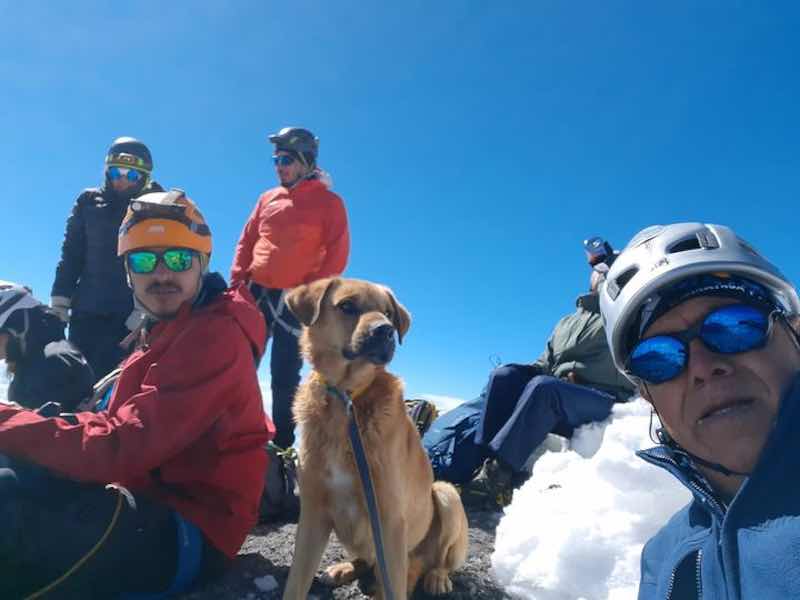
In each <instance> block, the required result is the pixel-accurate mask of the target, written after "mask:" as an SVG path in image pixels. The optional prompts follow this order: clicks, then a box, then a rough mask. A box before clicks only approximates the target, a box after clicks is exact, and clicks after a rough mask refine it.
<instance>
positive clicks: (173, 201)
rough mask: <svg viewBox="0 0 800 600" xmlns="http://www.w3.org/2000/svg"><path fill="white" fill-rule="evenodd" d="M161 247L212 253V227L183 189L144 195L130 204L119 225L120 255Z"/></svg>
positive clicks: (118, 246) (118, 248)
mask: <svg viewBox="0 0 800 600" xmlns="http://www.w3.org/2000/svg"><path fill="white" fill-rule="evenodd" d="M158 246H162V247H177V248H190V249H192V250H196V251H197V252H200V253H202V254H205V255H210V254H211V230H210V229H209V227H208V225H207V224H206V221H205V219H204V218H203V215H202V214H201V213H200V211H199V210H198V208H197V206H196V205H195V203H194V202H192V201H191V200H190V199H189V198H188V197H187V196H186V194H185V192H184V191H183V190H179V189H176V188H174V189H171V190H170V191H169V192H153V193H150V194H144V195H143V196H139V197H138V198H135V199H134V200H131V202H130V204H129V205H128V212H127V213H126V215H125V218H124V219H123V220H122V225H120V228H119V239H118V242H117V255H118V256H122V255H123V254H125V253H127V252H131V251H132V250H139V249H142V248H152V247H158Z"/></svg>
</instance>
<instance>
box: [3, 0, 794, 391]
mask: <svg viewBox="0 0 800 600" xmlns="http://www.w3.org/2000/svg"><path fill="white" fill-rule="evenodd" d="M798 7H800V5H798V4H797V3H794V2H769V3H758V2H736V1H733V0H726V1H722V2H710V1H709V2H694V1H677V2H638V1H634V0H631V1H625V2H617V1H609V2H558V1H548V2H536V1H528V2H491V3H490V2H483V1H481V2H466V1H465V2H412V1H409V2H402V3H378V2H349V1H338V2H306V1H292V2H244V1H241V2H229V3H223V2H214V3H208V2H150V1H145V2H137V3H133V4H131V3H113V4H112V3H108V2H96V3H90V2H69V3H65V2H47V3H45V2H32V3H23V2H13V1H6V0H0V165H2V166H0V169H1V170H2V177H0V216H2V236H0V259H1V260H2V272H1V273H0V278H5V279H12V280H19V281H24V282H27V283H29V284H31V285H32V286H33V287H34V291H35V292H36V294H37V295H38V296H39V297H41V298H46V297H47V296H48V295H49V291H50V285H51V284H52V278H53V272H54V269H55V265H56V263H57V260H58V257H59V252H60V244H61V238H62V234H63V229H64V223H65V220H66V217H67V215H68V213H69V210H70V208H71V206H72V203H73V201H74V199H75V197H76V195H77V193H78V192H79V191H80V190H81V189H82V188H84V187H88V186H92V185H97V184H99V183H100V181H101V178H102V167H103V156H104V154H105V150H106V148H107V147H108V144H109V143H110V142H111V141H112V139H114V138H115V137H117V136H119V135H133V136H136V137H139V138H140V139H142V140H144V141H145V142H146V143H147V144H148V145H149V146H150V148H151V149H152V152H153V155H154V158H155V163H156V169H155V173H154V175H155V177H156V179H157V180H158V181H160V182H161V183H162V184H163V185H165V186H177V187H182V188H184V189H186V190H187V191H188V192H189V194H190V196H192V197H193V198H194V199H195V200H196V201H197V202H198V203H199V204H200V206H201V208H202V210H203V211H204V213H205V214H206V217H207V218H208V219H209V221H210V223H211V225H212V228H213V231H214V243H215V251H214V256H213V259H212V266H213V267H215V268H216V269H218V270H221V271H223V272H224V273H225V274H226V275H227V273H228V269H229V267H230V262H231V258H232V254H233V248H234V245H235V243H236V240H237V239H238V235H239V232H240V230H241V227H242V225H243V223H244V221H245V219H246V218H247V216H248V214H249V213H250V211H251V209H252V207H253V204H254V202H255V200H256V198H257V196H258V194H259V193H260V192H261V191H262V190H264V189H266V188H269V187H272V186H273V185H274V183H275V177H274V173H273V171H272V167H271V163H270V161H269V156H270V153H271V147H270V146H269V145H268V144H267V143H266V135H267V134H268V133H269V132H272V131H274V130H277V129H278V128H280V127H282V126H284V125H288V124H293V125H294V124H299V125H305V126H307V127H309V128H311V129H312V130H313V131H315V132H316V133H317V134H318V135H319V137H320V138H321V155H320V164H321V166H323V167H324V168H325V169H327V170H329V171H330V172H331V173H332V175H333V178H334V182H335V189H336V191H338V192H339V193H340V194H341V195H342V196H343V198H344V199H345V201H346V204H347V208H348V211H349V216H350V224H351V231H352V254H351V259H350V264H349V267H348V269H347V274H348V275H350V276H353V277H360V278H366V279H372V280H377V281H380V282H384V283H386V284H388V285H390V286H391V287H393V288H394V290H395V291H396V293H397V295H398V297H399V298H400V300H401V301H402V302H404V303H405V304H406V305H407V306H408V307H409V309H410V310H411V312H412V313H413V316H414V323H413V325H412V329H411V332H410V334H409V336H408V338H407V343H406V344H404V346H403V347H401V348H400V351H399V353H398V357H397V359H396V360H395V363H394V370H395V371H396V372H398V373H399V374H401V375H402V376H403V377H404V378H405V380H406V382H407V387H408V392H409V393H410V394H419V393H432V394H442V395H451V396H459V397H463V398H469V397H472V396H474V395H475V394H476V393H477V392H478V391H479V389H480V387H481V385H482V384H483V382H484V380H485V378H486V375H487V373H488V370H489V368H490V366H491V365H490V361H489V357H490V356H491V355H493V354H497V355H499V356H500V357H501V358H502V359H503V360H504V361H527V360H533V359H534V358H535V357H536V356H537V355H538V354H539V352H540V351H541V349H542V347H543V345H544V343H545V340H546V338H547V335H548V333H549V331H550V330H551V328H552V326H553V324H554V323H555V321H556V320H557V319H558V318H559V317H560V316H562V315H563V314H566V313H568V312H570V311H571V310H572V308H573V306H574V305H573V301H574V298H575V296H576V295H577V294H578V293H579V292H581V291H583V290H584V289H585V288H586V286H587V282H588V275H589V273H588V270H587V268H586V265H585V262H584V256H583V253H582V250H581V246H580V242H581V240H583V239H584V238H585V237H587V236H590V235H594V234H600V235H604V236H606V237H607V238H608V239H610V240H611V241H612V242H613V243H614V244H615V245H617V246H620V247H621V246H622V245H624V243H625V242H626V241H627V240H628V239H629V238H630V237H631V236H632V234H633V233H635V232H636V231H637V230H639V229H640V228H642V227H644V226H646V225H650V224H653V223H663V222H671V221H679V220H702V221H712V222H720V223H724V224H728V225H731V226H733V227H734V228H736V229H737V230H739V231H740V233H741V234H742V235H743V236H744V237H746V238H749V239H750V240H751V241H752V242H753V243H754V244H755V245H756V247H758V248H760V249H761V250H762V251H764V252H765V253H766V254H768V255H769V256H770V257H772V258H773V259H774V260H776V261H777V262H778V263H779V264H780V265H781V266H782V268H783V269H784V270H785V271H786V273H787V274H788V275H789V276H790V277H791V278H792V279H793V280H795V281H798V280H800V266H799V265H798V264H797V261H796V257H797V247H798V233H797V226H796V224H795V218H796V210H795V204H796V202H797V199H798V192H799V191H800V168H798V167H800V160H799V159H798V149H799V148H798V146H799V144H798V138H799V137H800V111H799V110H798V106H800V102H799V100H800V77H799V76H798V73H800V64H798V63H799V62H800V37H799V36H798V35H797V32H798V31H800V8H798ZM210 343H211V341H210Z"/></svg>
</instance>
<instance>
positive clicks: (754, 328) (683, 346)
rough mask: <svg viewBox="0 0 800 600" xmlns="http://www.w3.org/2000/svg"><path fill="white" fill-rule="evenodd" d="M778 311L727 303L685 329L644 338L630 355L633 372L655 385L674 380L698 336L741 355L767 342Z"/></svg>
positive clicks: (723, 351) (711, 347) (707, 343)
mask: <svg viewBox="0 0 800 600" xmlns="http://www.w3.org/2000/svg"><path fill="white" fill-rule="evenodd" d="M781 314H783V313H781V312H780V311H778V310H775V311H772V312H769V313H768V312H767V311H765V310H764V309H761V308H756V307H754V306H750V305H748V304H728V305H726V306H722V307H720V308H716V309H714V310H712V311H711V312H710V313H708V314H707V315H706V316H705V318H703V320H702V321H700V322H699V323H697V324H696V325H694V326H693V327H691V328H689V329H686V330H685V331H678V332H675V333H667V334H662V335H656V336H653V337H650V338H647V339H645V340H641V341H640V342H639V343H638V344H636V346H634V348H633V351H632V352H631V354H630V356H629V357H628V362H627V370H628V372H629V373H630V374H631V375H634V376H635V377H638V378H639V379H643V380H644V381H647V382H649V383H652V384H660V383H665V382H667V381H669V380H671V379H675V378H676V377H677V376H678V375H680V374H681V373H682V372H683V370H684V369H685V368H686V365H687V364H688V362H689V342H691V341H692V340H693V339H695V338H700V340H701V341H702V342H703V344H705V346H706V348H708V349H709V350H711V351H712V352H717V353H719V354H739V353H740V352H749V351H750V350H756V349H758V348H762V347H764V346H765V345H766V344H767V341H768V340H769V336H770V334H771V332H772V323H773V321H774V320H775V317H777V316H778V315H781Z"/></svg>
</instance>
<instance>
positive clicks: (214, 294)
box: [195, 273, 267, 361]
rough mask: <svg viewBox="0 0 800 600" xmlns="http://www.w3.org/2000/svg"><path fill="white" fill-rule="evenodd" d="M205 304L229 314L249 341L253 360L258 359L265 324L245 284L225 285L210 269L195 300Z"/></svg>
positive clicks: (261, 351)
mask: <svg viewBox="0 0 800 600" xmlns="http://www.w3.org/2000/svg"><path fill="white" fill-rule="evenodd" d="M204 306H208V308H209V310H211V311H213V312H217V313H222V314H225V315H227V316H230V317H232V318H233V319H234V320H235V321H236V323H237V324H238V325H239V328H240V329H241V330H242V332H243V333H244V335H245V337H247V339H248V341H249V342H250V345H251V346H252V348H253V356H254V357H255V359H256V361H259V360H261V355H262V354H263V352H264V346H265V344H266V342H267V326H266V324H265V323H264V317H263V316H262V315H261V311H260V310H259V309H258V307H257V306H256V302H255V299H254V298H253V295H252V294H251V293H250V290H249V289H247V286H246V285H245V284H242V283H236V284H234V285H233V286H231V287H230V288H228V287H227V284H226V283H225V279H224V278H223V277H222V275H220V274H219V273H209V274H208V275H206V276H205V279H204V281H203V288H202V291H201V292H200V295H199V296H198V298H197V300H196V301H195V307H196V308H201V307H204Z"/></svg>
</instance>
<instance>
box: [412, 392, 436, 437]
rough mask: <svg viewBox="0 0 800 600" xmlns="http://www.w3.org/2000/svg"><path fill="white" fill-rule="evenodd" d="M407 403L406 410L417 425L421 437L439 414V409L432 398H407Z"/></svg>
mask: <svg viewBox="0 0 800 600" xmlns="http://www.w3.org/2000/svg"><path fill="white" fill-rule="evenodd" d="M405 403H406V412H407V413H408V416H409V417H411V422H412V423H414V425H415V426H416V427H417V431H418V432H419V437H422V436H423V435H425V432H426V431H428V429H429V428H430V426H431V423H433V422H434V421H435V420H436V418H437V417H438V416H439V409H438V408H436V405H435V404H434V403H433V402H431V401H430V400H422V399H414V400H406V401H405Z"/></svg>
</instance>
